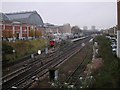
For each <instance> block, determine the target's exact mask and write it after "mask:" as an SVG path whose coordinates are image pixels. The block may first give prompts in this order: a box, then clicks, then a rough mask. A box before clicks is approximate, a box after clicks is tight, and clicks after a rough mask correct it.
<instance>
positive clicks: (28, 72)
mask: <svg viewBox="0 0 120 90" xmlns="http://www.w3.org/2000/svg"><path fill="white" fill-rule="evenodd" d="M93 54H94V53H93V37H91V36H89V37H82V38H78V39H75V40H71V41H70V42H69V44H65V45H63V46H61V47H57V48H55V49H54V51H53V50H52V51H51V52H50V53H48V55H45V53H44V54H41V55H36V56H35V59H33V60H29V59H28V60H26V61H23V62H20V63H18V64H16V65H14V66H11V67H9V71H10V72H9V73H7V74H6V75H4V76H3V78H2V80H3V84H2V88H3V90H9V89H11V88H14V89H15V88H20V89H21V88H22V89H30V88H88V87H91V86H92V85H91V84H92V82H93V81H94V77H93V76H91V74H89V75H88V76H87V77H86V74H85V73H84V71H85V69H86V66H87V64H88V63H90V62H91V60H92V58H93ZM12 69H13V70H12ZM88 77H89V79H87V78H88Z"/></svg>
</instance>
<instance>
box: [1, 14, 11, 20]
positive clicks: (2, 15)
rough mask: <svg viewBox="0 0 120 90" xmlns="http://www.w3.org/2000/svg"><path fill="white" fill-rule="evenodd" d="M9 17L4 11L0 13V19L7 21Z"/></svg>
mask: <svg viewBox="0 0 120 90" xmlns="http://www.w3.org/2000/svg"><path fill="white" fill-rule="evenodd" d="M9 20H10V19H9V18H8V17H7V15H5V14H4V13H0V21H9Z"/></svg>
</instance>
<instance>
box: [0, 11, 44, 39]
mask: <svg viewBox="0 0 120 90" xmlns="http://www.w3.org/2000/svg"><path fill="white" fill-rule="evenodd" d="M0 15H1V18H0V22H1V25H0V26H1V27H2V37H3V38H17V39H24V38H30V37H39V36H41V34H43V33H44V27H43V26H44V24H43V20H42V18H41V17H40V15H39V14H38V13H37V12H36V11H30V12H19V13H5V14H4V13H2V14H0Z"/></svg>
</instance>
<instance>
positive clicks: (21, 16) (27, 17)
mask: <svg viewBox="0 0 120 90" xmlns="http://www.w3.org/2000/svg"><path fill="white" fill-rule="evenodd" d="M6 15H7V16H8V17H9V19H10V20H11V21H18V22H21V23H27V24H32V25H37V26H39V25H44V24H43V20H42V18H41V16H40V15H39V14H38V13H37V12H36V11H29V12H17V13H6Z"/></svg>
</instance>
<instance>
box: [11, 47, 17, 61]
mask: <svg viewBox="0 0 120 90" xmlns="http://www.w3.org/2000/svg"><path fill="white" fill-rule="evenodd" d="M12 52H13V53H14V60H15V58H16V56H15V50H14V49H13V50H12Z"/></svg>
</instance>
